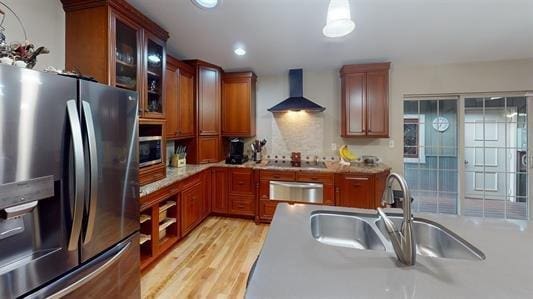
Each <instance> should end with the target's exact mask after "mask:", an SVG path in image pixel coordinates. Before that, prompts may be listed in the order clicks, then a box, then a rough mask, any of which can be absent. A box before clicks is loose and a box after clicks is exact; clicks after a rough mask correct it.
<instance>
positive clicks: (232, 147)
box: [226, 138, 248, 164]
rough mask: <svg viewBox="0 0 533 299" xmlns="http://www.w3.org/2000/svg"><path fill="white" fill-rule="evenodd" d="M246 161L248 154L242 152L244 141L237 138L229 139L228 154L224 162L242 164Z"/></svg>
mask: <svg viewBox="0 0 533 299" xmlns="http://www.w3.org/2000/svg"><path fill="white" fill-rule="evenodd" d="M247 161H248V156H247V155H245V154H244V141H242V140H241V139H239V138H234V139H232V140H230V143H229V156H227V157H226V164H243V163H245V162H247Z"/></svg>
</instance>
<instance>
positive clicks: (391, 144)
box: [389, 139, 394, 148]
mask: <svg viewBox="0 0 533 299" xmlns="http://www.w3.org/2000/svg"><path fill="white" fill-rule="evenodd" d="M389 148H394V139H389Z"/></svg>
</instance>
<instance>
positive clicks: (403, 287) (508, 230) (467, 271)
mask: <svg viewBox="0 0 533 299" xmlns="http://www.w3.org/2000/svg"><path fill="white" fill-rule="evenodd" d="M317 210H326V211H343V212H354V213H366V214H373V215H375V214H376V212H375V211H373V210H362V209H351V208H341V207H327V206H310V205H301V204H300V205H298V204H296V205H288V204H280V205H279V206H278V208H277V210H276V214H275V216H274V219H273V221H272V225H271V228H270V231H269V233H268V236H267V239H266V241H265V243H264V245H263V249H262V251H261V254H260V256H259V258H258V260H257V264H256V266H255V269H254V271H253V273H251V275H252V277H251V278H250V281H249V285H248V288H247V293H246V298H532V297H533V284H532V282H533V255H532V254H531V253H532V252H533V226H532V223H531V222H528V221H522V220H516V221H512V220H507V221H503V220H497V219H483V218H470V217H462V216H454V215H438V214H423V213H417V214H415V215H414V216H415V217H420V218H425V219H428V220H431V221H435V222H437V223H440V224H442V225H444V226H445V227H447V228H448V229H450V230H452V231H453V232H455V233H456V234H458V235H459V236H460V237H462V238H463V239H465V240H466V241H468V242H469V243H471V244H472V245H474V246H476V247H477V248H478V249H480V250H481V251H482V252H483V253H484V254H485V256H486V259H485V260H462V259H444V258H435V257H426V256H420V255H417V261H416V265H415V266H413V267H405V266H401V265H400V264H398V262H397V260H396V256H395V255H394V253H393V252H386V251H383V250H381V251H380V250H359V249H353V248H344V247H336V246H330V245H326V244H322V243H320V242H318V241H317V240H315V239H314V238H313V236H312V234H311V220H310V215H311V213H312V212H313V211H317ZM376 217H377V215H376Z"/></svg>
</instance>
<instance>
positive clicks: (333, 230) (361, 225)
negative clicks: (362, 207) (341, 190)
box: [311, 211, 385, 250]
mask: <svg viewBox="0 0 533 299" xmlns="http://www.w3.org/2000/svg"><path fill="white" fill-rule="evenodd" d="M370 223H371V222H370V221H368V220H365V219H364V218H363V217H361V216H358V215H357V214H350V213H341V212H334V213H332V212H327V211H315V212H313V213H312V214H311V233H312V235H313V237H314V238H315V239H316V240H317V241H319V242H321V243H324V244H328V245H332V246H341V247H348V248H356V249H370V250H385V245H384V244H383V242H382V241H381V239H380V237H379V235H378V234H377V232H376V230H375V229H374V228H372V225H371V224H370Z"/></svg>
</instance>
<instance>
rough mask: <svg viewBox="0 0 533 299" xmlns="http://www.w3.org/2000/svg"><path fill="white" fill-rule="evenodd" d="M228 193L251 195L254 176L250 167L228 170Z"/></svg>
mask: <svg viewBox="0 0 533 299" xmlns="http://www.w3.org/2000/svg"><path fill="white" fill-rule="evenodd" d="M229 179H230V193H232V194H248V195H253V194H254V193H255V192H254V176H253V170H251V169H232V170H230V177H229Z"/></svg>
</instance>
